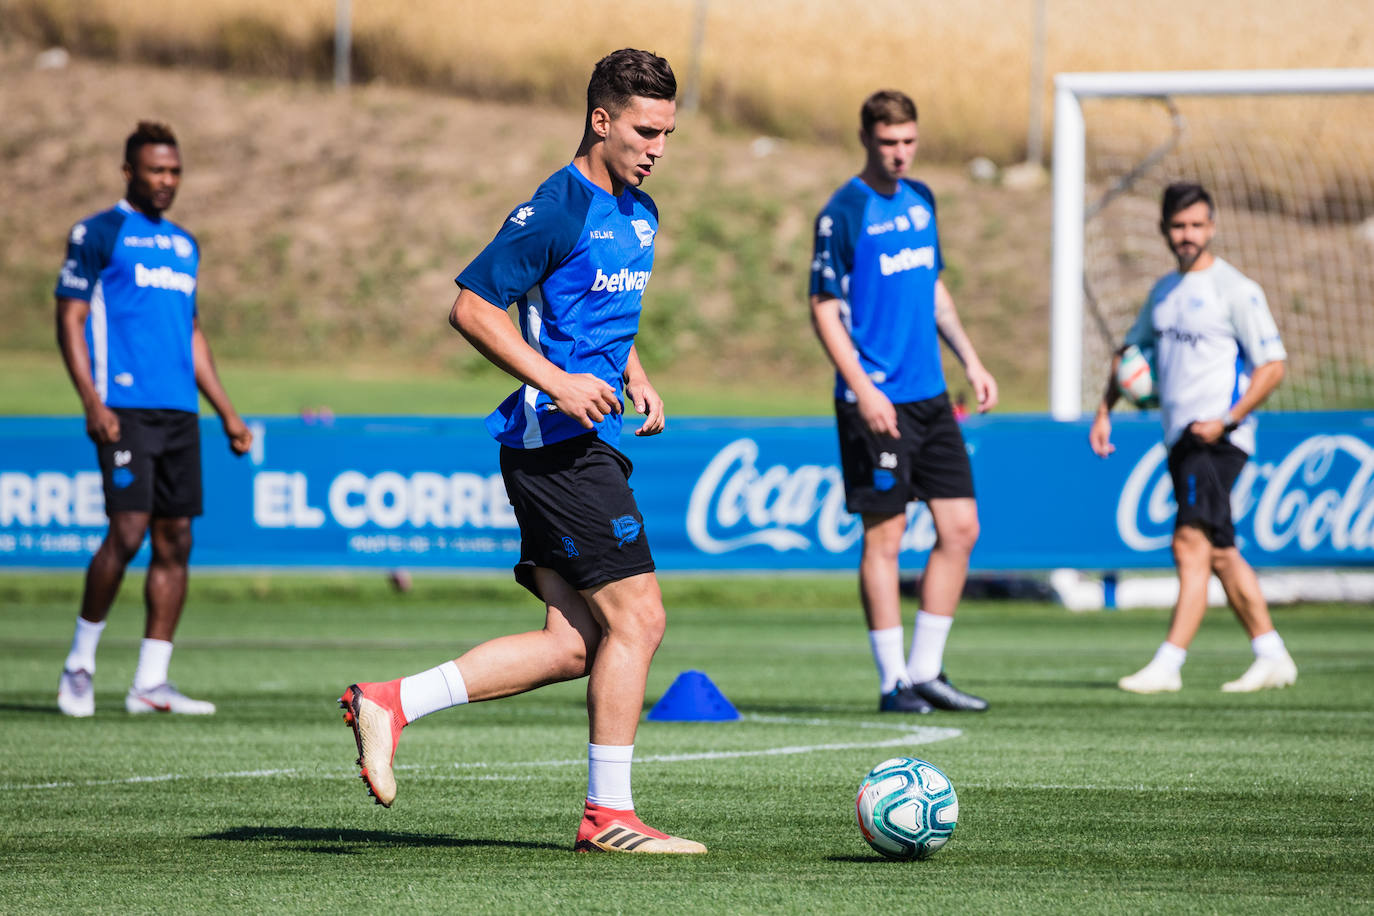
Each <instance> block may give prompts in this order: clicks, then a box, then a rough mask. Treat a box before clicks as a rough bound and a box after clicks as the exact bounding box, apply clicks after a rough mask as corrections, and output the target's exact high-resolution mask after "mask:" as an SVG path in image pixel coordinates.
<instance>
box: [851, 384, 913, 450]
mask: <svg viewBox="0 0 1374 916" xmlns="http://www.w3.org/2000/svg"><path fill="white" fill-rule="evenodd" d="M855 394H856V395H857V396H858V399H859V401H858V405H857V406H858V408H859V416H861V417H863V421H864V422H865V423H867V424H868V428H869V429H870V430H872V431H873V433H874V435H878V436H886V437H888V438H889V439H900V438H902V433H901V431H900V430H898V429H897V408H895V407H893V406H892V402H891V401H890V400H888V397H887V395H885V394H883V393H882V392H881V391H879V390H878V388H877V386H875V385H870V386H868V388H867V389H865V390H864V391H856V392H855Z"/></svg>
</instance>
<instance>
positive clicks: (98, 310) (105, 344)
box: [88, 279, 110, 404]
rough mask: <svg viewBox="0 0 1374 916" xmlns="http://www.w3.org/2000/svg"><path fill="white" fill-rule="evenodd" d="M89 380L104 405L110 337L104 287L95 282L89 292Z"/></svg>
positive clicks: (108, 383)
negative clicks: (93, 287)
mask: <svg viewBox="0 0 1374 916" xmlns="http://www.w3.org/2000/svg"><path fill="white" fill-rule="evenodd" d="M88 320H89V321H90V323H91V353H90V357H91V380H92V381H93V382H95V390H96V393H97V394H99V395H100V403H102V404H104V403H105V402H106V401H107V400H108V399H109V398H108V396H109V393H110V335H109V328H108V326H107V325H106V315H105V286H104V284H102V283H101V282H100V280H98V279H97V280H96V281H95V289H93V290H92V291H91V313H90V318H89V319H88Z"/></svg>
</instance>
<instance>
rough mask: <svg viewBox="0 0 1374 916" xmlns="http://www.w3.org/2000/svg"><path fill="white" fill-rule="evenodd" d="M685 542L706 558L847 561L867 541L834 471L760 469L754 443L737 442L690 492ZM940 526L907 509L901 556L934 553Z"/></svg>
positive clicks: (818, 467) (916, 508)
mask: <svg viewBox="0 0 1374 916" xmlns="http://www.w3.org/2000/svg"><path fill="white" fill-rule="evenodd" d="M687 536H688V538H689V539H690V540H691V542H692V544H693V546H695V547H696V548H697V549H698V550H701V551H702V552H703V553H709V554H721V553H728V552H731V551H735V550H741V549H744V548H746V547H755V546H762V547H769V548H772V549H773V550H775V551H778V552H780V553H781V552H784V551H790V550H809V549H811V548H812V547H813V545H814V546H818V547H819V548H820V549H821V550H823V551H825V552H827V553H844V552H845V551H847V550H849V549H850V548H851V547H853V546H854V545H855V544H856V543H858V541H859V539H860V538H861V537H862V536H863V524H862V522H861V521H860V519H859V517H858V516H855V515H851V514H850V513H849V512H848V511H846V509H845V507H844V479H843V478H842V476H841V474H840V469H839V468H838V467H836V466H834V465H822V464H801V465H796V466H789V465H786V464H774V465H771V466H770V467H766V468H764V467H761V466H760V462H759V446H758V443H757V442H755V441H754V440H753V439H737V440H735V441H734V442H731V443H730V444H728V445H726V446H725V447H724V448H722V449H721V450H720V451H718V452H717V453H716V454H715V456H714V457H712V459H711V461H710V462H709V463H708V464H707V466H706V469H705V470H704V471H702V473H701V476H700V477H698V478H697V482H696V484H695V485H694V486H693V487H692V496H691V500H690V501H689V502H688V505H687ZM934 544H935V526H934V523H933V522H932V520H931V518H930V513H929V511H927V510H926V508H925V504H924V503H920V504H914V505H912V506H910V507H908V509H907V529H906V534H905V535H904V536H903V539H902V549H904V550H929V549H930V548H931V547H932V546H933V545H934Z"/></svg>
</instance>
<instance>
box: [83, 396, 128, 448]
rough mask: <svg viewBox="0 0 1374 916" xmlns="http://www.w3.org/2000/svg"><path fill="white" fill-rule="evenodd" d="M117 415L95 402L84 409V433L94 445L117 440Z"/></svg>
mask: <svg viewBox="0 0 1374 916" xmlns="http://www.w3.org/2000/svg"><path fill="white" fill-rule="evenodd" d="M119 433H120V429H119V415H118V414H117V413H115V412H114V411H113V410H111V409H110V408H108V407H106V406H105V405H104V404H95V405H93V406H92V407H91V409H90V410H88V411H86V435H88V436H90V437H91V441H92V442H94V443H95V444H96V445H113V444H114V443H116V442H118V441H119Z"/></svg>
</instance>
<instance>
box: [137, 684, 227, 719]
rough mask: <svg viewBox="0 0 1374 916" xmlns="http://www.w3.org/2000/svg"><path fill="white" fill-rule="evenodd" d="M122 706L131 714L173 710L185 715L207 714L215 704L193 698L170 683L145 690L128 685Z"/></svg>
mask: <svg viewBox="0 0 1374 916" xmlns="http://www.w3.org/2000/svg"><path fill="white" fill-rule="evenodd" d="M124 708H125V709H127V710H128V711H129V712H130V713H131V714H132V715H139V714H140V713H145V712H174V713H181V714H182V715H187V716H209V715H213V714H214V712H215V704H214V703H211V702H209V701H207V700H193V699H191V698H190V697H188V696H187V695H186V694H184V693H182V692H181V691H180V690H177V689H176V687H175V686H174V685H172V684H158V685H157V686H156V687H150V688H148V689H147V690H139V689H138V688H137V687H130V688H129V692H128V694H127V695H126V696H125V697H124Z"/></svg>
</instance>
